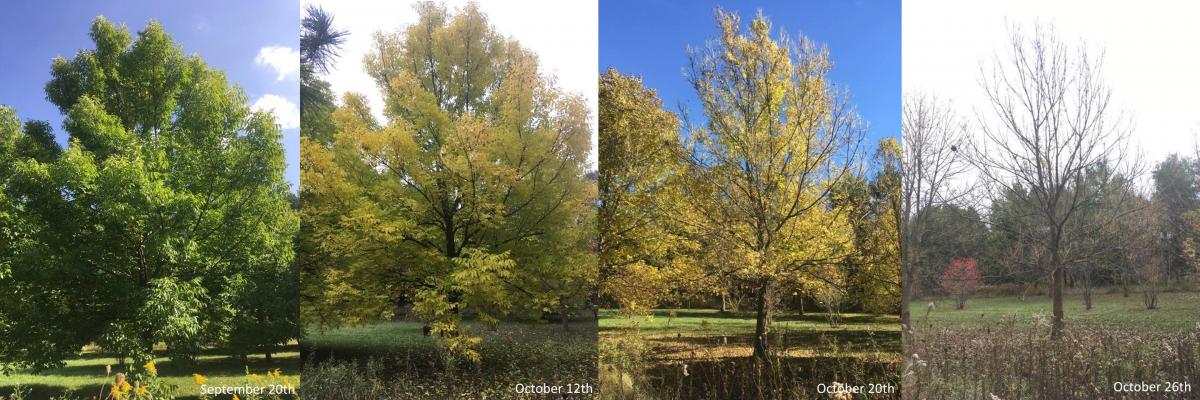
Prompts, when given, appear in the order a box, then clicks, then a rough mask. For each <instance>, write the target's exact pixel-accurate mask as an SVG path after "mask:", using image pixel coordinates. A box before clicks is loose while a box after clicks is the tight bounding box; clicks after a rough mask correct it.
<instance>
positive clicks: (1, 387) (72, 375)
mask: <svg viewBox="0 0 1200 400" xmlns="http://www.w3.org/2000/svg"><path fill="white" fill-rule="evenodd" d="M271 356H272V357H271V359H270V360H267V359H266V358H265V356H264V355H262V354H257V355H251V356H249V357H247V358H246V361H245V362H244V363H243V362H242V360H241V358H239V357H231V356H228V355H223V354H206V355H201V356H199V357H197V358H196V363H195V365H189V364H185V363H176V362H173V361H170V360H169V359H168V358H165V357H158V358H156V359H155V364H156V366H157V368H158V376H159V378H160V380H162V381H165V382H166V383H168V384H171V385H174V386H175V387H176V388H177V391H176V398H177V399H182V400H187V399H200V398H202V397H201V392H200V385H199V384H197V383H196V379H195V377H193V375H192V374H196V373H198V374H200V375H201V376H203V377H204V379H205V380H206V382H205V384H206V385H208V386H241V385H245V384H250V385H253V386H266V385H272V384H284V385H291V386H292V387H295V386H296V384H297V383H299V379H300V378H299V377H300V353H299V352H298V351H297V349H296V347H295V346H294V345H293V346H290V347H289V348H288V349H285V350H284V351H283V352H280V353H274V354H272V355H271ZM109 365H111V366H112V371H113V374H116V373H117V372H119V371H122V370H121V368H120V366H119V365H118V361H117V360H116V359H115V358H109V357H105V356H102V355H99V354H96V353H92V352H85V353H84V354H83V355H81V356H80V357H78V358H75V359H71V360H67V362H66V366H64V367H62V368H54V369H49V370H44V371H31V370H17V371H16V372H15V373H13V374H9V375H0V399H3V400H7V399H10V398H11V399H64V400H66V399H92V398H96V397H97V396H99V395H100V393H101V388H103V389H104V394H105V396H106V397H107V396H108V393H109V386H108V385H109V384H111V383H112V382H113V379H114V378H113V376H112V375H109V376H107V377H106V376H105V373H106V366H109ZM275 369H279V372H280V374H279V376H278V377H274V376H270V375H271V374H270V372H271V371H273V370H275ZM17 390H20V391H21V393H19V394H18V393H16V391H17ZM231 397H232V396H220V397H210V398H212V399H214V400H216V399H228V398H231ZM282 397H283V398H292V397H293V396H282Z"/></svg>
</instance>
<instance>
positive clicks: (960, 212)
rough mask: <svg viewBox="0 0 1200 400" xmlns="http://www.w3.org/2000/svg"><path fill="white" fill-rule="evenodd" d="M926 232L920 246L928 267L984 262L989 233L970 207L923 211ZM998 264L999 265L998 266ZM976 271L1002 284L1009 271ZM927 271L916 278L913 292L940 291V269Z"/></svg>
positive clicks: (944, 206) (1001, 268)
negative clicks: (967, 260)
mask: <svg viewBox="0 0 1200 400" xmlns="http://www.w3.org/2000/svg"><path fill="white" fill-rule="evenodd" d="M923 218H925V222H924V223H925V228H924V229H923V231H924V235H922V238H921V243H922V245H923V247H924V249H923V250H922V253H923V256H922V258H923V260H924V261H923V262H924V263H928V264H929V265H949V264H950V260H952V259H955V258H974V259H977V260H982V259H984V258H985V257H986V256H987V254H988V251H987V241H988V238H989V235H990V234H991V232H990V231H989V230H988V226H987V224H986V222H985V221H984V219H983V217H982V216H981V215H979V212H978V211H976V210H975V209H974V208H972V207H962V206H958V205H955V204H942V205H935V206H933V207H932V208H930V209H929V210H927V211H924V215H923ZM997 264H1000V263H997ZM983 265H984V267H983V268H982V269H981V270H980V271H979V272H980V274H982V275H986V276H987V278H988V279H989V280H991V279H996V280H997V281H1000V282H1004V280H1003V279H1004V278H1005V277H1007V274H1008V271H1007V270H1005V269H1004V266H1003V265H990V264H989V263H987V262H984V263H983ZM928 269H929V270H930V271H929V272H927V273H925V272H923V273H920V274H917V275H916V278H917V279H918V281H917V282H915V283H914V285H915V286H916V287H915V288H914V290H918V289H935V288H938V287H939V284H938V279H939V278H940V277H941V272H942V269H941V268H937V269H934V268H928Z"/></svg>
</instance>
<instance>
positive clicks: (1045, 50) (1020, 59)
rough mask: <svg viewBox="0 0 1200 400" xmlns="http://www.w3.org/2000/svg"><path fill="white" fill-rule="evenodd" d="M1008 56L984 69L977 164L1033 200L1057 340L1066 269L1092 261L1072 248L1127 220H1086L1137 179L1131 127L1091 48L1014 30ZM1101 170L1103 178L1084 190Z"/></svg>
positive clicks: (987, 177) (1043, 31) (1001, 185)
mask: <svg viewBox="0 0 1200 400" xmlns="http://www.w3.org/2000/svg"><path fill="white" fill-rule="evenodd" d="M1008 50H1009V54H1004V55H997V56H996V57H995V58H994V59H993V66H992V68H990V69H987V68H981V70H982V71H981V72H982V79H981V83H982V85H983V88H984V90H985V93H986V96H987V100H988V103H987V104H988V106H989V108H990V111H991V116H990V118H988V117H985V116H980V124H979V126H980V130H979V135H978V137H979V139H980V140H978V141H977V142H976V143H974V144H973V145H972V148H971V149H970V155H969V157H968V158H969V160H970V161H971V162H972V164H974V165H975V167H976V169H977V171H978V175H979V177H980V178H981V181H982V182H983V183H985V184H986V185H988V187H989V188H990V189H993V190H991V192H992V193H997V192H999V191H1002V190H1006V189H1010V188H1013V187H1016V186H1020V187H1024V188H1026V189H1027V190H1028V194H1029V200H1030V207H1031V210H1030V211H1031V213H1032V215H1033V216H1034V218H1032V219H1031V221H1032V224H1033V225H1034V226H1030V227H1028V228H1029V229H1025V231H1027V232H1028V234H1030V235H1033V236H1035V237H1036V239H1037V243H1038V244H1039V245H1040V246H1041V247H1042V251H1043V253H1044V255H1045V257H1041V260H1040V263H1041V268H1042V270H1043V271H1044V272H1045V273H1047V274H1048V275H1049V279H1050V297H1051V301H1052V302H1053V319H1052V321H1053V328H1052V329H1051V337H1054V338H1057V337H1058V336H1059V334H1060V333H1061V331H1062V328H1063V286H1064V280H1065V279H1066V277H1067V274H1066V272H1067V271H1066V269H1067V268H1068V267H1069V266H1071V265H1078V264H1079V263H1080V262H1083V261H1085V260H1086V259H1087V258H1089V257H1091V254H1088V253H1089V252H1088V250H1081V249H1079V248H1075V247H1072V246H1070V245H1069V244H1070V243H1071V240H1072V239H1074V238H1076V237H1079V236H1082V235H1087V234H1089V231H1090V230H1092V229H1095V228H1096V226H1095V225H1096V224H1104V223H1107V222H1112V221H1113V220H1115V218H1116V217H1117V216H1118V214H1119V212H1111V213H1108V214H1104V215H1109V216H1110V217H1112V218H1108V219H1103V218H1096V219H1088V220H1087V221H1083V220H1081V219H1080V218H1079V215H1080V214H1081V213H1080V211H1081V210H1082V209H1083V208H1084V207H1085V206H1086V205H1088V204H1089V203H1090V202H1092V201H1093V199H1095V198H1096V196H1097V195H1098V194H1099V193H1101V192H1103V191H1104V190H1105V189H1106V188H1107V187H1108V186H1109V185H1110V184H1111V183H1112V180H1113V178H1114V177H1117V176H1126V177H1129V176H1133V175H1135V174H1134V173H1133V172H1134V171H1133V168H1132V167H1133V166H1134V165H1136V163H1134V162H1131V161H1130V160H1129V158H1128V157H1127V156H1128V155H1129V154H1128V142H1129V130H1128V129H1127V128H1126V127H1127V126H1128V123H1127V121H1126V120H1125V119H1124V118H1123V117H1122V116H1120V115H1119V113H1118V112H1116V110H1114V108H1113V107H1112V102H1111V98H1112V94H1111V91H1110V89H1109V88H1108V86H1106V85H1105V83H1104V80H1103V78H1102V75H1101V67H1102V65H1103V62H1102V59H1103V56H1100V57H1094V56H1093V55H1091V54H1090V53H1089V50H1088V49H1087V48H1086V46H1083V45H1079V46H1074V47H1073V46H1068V45H1066V44H1065V43H1063V42H1062V41H1061V40H1059V39H1058V37H1057V36H1056V34H1055V33H1054V32H1053V30H1051V29H1048V28H1045V27H1042V26H1035V28H1034V32H1033V35H1032V36H1026V35H1025V34H1024V33H1023V32H1022V30H1021V29H1012V30H1011V31H1010V42H1009V49H1008ZM1002 57H1006V58H1002ZM1101 167H1102V168H1101ZM1097 168H1099V170H1102V171H1103V174H1101V175H1100V176H1094V177H1091V178H1092V179H1094V181H1091V182H1089V184H1088V185H1084V184H1083V182H1084V180H1085V179H1087V178H1088V172H1089V171H1093V170H1096V169H1097Z"/></svg>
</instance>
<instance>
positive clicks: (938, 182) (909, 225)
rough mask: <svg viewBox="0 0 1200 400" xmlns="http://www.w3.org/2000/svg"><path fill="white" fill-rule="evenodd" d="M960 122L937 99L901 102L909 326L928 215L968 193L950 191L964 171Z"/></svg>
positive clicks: (903, 315) (904, 288) (915, 97)
mask: <svg viewBox="0 0 1200 400" xmlns="http://www.w3.org/2000/svg"><path fill="white" fill-rule="evenodd" d="M965 132H966V129H965V126H964V124H963V123H962V122H961V121H960V120H959V119H958V117H956V116H955V115H954V113H953V112H952V111H950V108H949V107H948V106H946V105H944V104H942V103H940V102H939V101H938V100H937V99H936V98H933V97H930V96H926V95H924V94H909V95H906V96H905V99H904V109H903V122H902V125H901V134H902V138H903V139H902V140H903V146H902V147H903V153H904V155H903V157H902V160H901V177H902V178H901V179H902V185H901V187H902V189H901V215H902V218H903V219H904V220H903V221H902V223H901V226H902V227H901V233H900V236H901V240H900V248H901V249H900V252H901V258H902V260H901V264H902V267H901V269H902V272H901V273H902V275H903V277H902V279H901V284H900V297H901V299H900V300H901V301H900V323H901V324H902V325H904V326H905V327H908V326H909V316H910V314H911V313H910V310H909V302H911V301H912V299H913V297H914V293H915V291H916V288H917V285H918V282H919V281H920V280H919V278H918V276H917V274H918V270H919V267H920V265H921V255H922V253H923V249H924V246H923V243H922V239H923V238H924V237H925V230H926V229H927V227H928V222H929V212H930V211H931V210H933V208H934V207H935V206H938V205H941V204H948V203H950V202H951V201H953V200H954V199H955V198H957V197H959V196H961V195H962V194H964V193H966V192H967V191H966V190H954V189H953V188H952V186H953V184H954V183H955V180H956V179H957V178H958V177H959V176H960V175H961V174H962V173H963V172H964V171H965V170H966V166H967V165H966V164H965V163H963V162H962V159H961V157H960V155H959V150H960V146H963V144H964V140H963V139H964V136H965Z"/></svg>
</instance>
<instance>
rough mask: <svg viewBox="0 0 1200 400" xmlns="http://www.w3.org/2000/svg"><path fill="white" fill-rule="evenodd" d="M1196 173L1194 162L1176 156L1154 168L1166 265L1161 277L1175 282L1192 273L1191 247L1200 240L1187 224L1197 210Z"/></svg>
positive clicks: (1198, 184) (1199, 206)
mask: <svg viewBox="0 0 1200 400" xmlns="http://www.w3.org/2000/svg"><path fill="white" fill-rule="evenodd" d="M1198 176H1200V171H1198V170H1197V169H1196V163H1195V161H1194V160H1191V159H1188V158H1186V157H1181V156H1179V155H1177V154H1171V155H1170V156H1167V159H1165V160H1163V161H1161V162H1159V163H1158V165H1156V166H1155V167H1154V171H1153V177H1154V202H1155V203H1156V204H1158V205H1160V207H1161V211H1162V213H1161V214H1160V215H1159V218H1162V222H1161V226H1162V228H1163V229H1164V232H1163V234H1164V235H1165V238H1166V243H1165V245H1166V248H1165V249H1164V251H1165V252H1164V253H1163V254H1162V257H1163V262H1164V263H1165V264H1166V270H1165V271H1164V273H1165V274H1166V276H1167V277H1169V278H1170V279H1173V280H1176V281H1179V280H1181V279H1183V276H1184V275H1185V274H1187V273H1190V272H1193V271H1194V265H1193V262H1192V260H1193V256H1192V254H1191V253H1192V252H1193V246H1192V243H1195V242H1196V241H1197V239H1200V231H1197V229H1196V227H1195V226H1193V224H1192V223H1191V221H1190V220H1189V217H1190V214H1191V213H1194V212H1195V211H1196V210H1200V177H1198Z"/></svg>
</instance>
